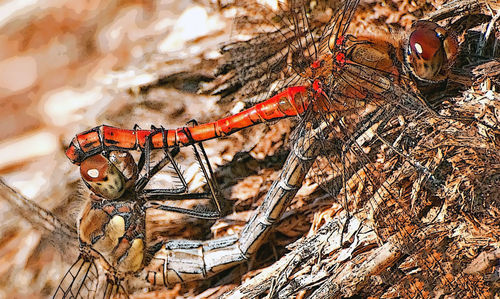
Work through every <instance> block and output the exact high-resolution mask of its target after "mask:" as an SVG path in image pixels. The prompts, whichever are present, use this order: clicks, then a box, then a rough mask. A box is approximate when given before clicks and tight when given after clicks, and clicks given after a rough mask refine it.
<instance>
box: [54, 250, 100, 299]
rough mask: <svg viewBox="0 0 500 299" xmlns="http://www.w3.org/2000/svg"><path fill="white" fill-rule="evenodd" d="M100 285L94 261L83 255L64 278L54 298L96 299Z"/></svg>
mask: <svg viewBox="0 0 500 299" xmlns="http://www.w3.org/2000/svg"><path fill="white" fill-rule="evenodd" d="M98 284H99V273H98V270H97V266H96V265H95V261H94V259H93V258H92V257H88V256H87V255H85V254H83V253H82V254H80V256H79V257H78V259H77V260H76V262H75V263H74V264H73V265H72V266H71V268H69V270H68V271H67V272H66V274H65V275H64V277H63V278H62V280H61V282H60V283H59V286H58V287H57V289H56V292H55V294H54V296H53V298H95V296H96V294H97V290H98Z"/></svg>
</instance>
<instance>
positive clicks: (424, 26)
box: [407, 21, 458, 82]
mask: <svg viewBox="0 0 500 299" xmlns="http://www.w3.org/2000/svg"><path fill="white" fill-rule="evenodd" d="M412 29H413V31H412V33H411V35H410V38H409V40H408V51H407V62H408V64H409V66H410V69H411V71H412V72H413V74H414V75H415V76H416V77H417V78H419V79H421V80H426V81H431V82H438V81H441V80H444V79H446V77H447V72H448V70H449V68H450V66H451V65H452V64H453V62H454V59H455V56H456V54H457V51H458V43H457V41H456V38H455V37H454V36H453V35H451V34H448V33H447V31H446V30H445V29H444V28H442V27H440V26H438V25H437V24H436V23H433V22H429V21H419V22H417V23H415V24H414V25H413V27H412Z"/></svg>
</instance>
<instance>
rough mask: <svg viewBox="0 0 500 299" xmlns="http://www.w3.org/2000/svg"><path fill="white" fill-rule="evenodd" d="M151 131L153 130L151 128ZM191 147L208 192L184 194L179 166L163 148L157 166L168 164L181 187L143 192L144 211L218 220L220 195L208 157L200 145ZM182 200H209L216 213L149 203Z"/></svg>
mask: <svg viewBox="0 0 500 299" xmlns="http://www.w3.org/2000/svg"><path fill="white" fill-rule="evenodd" d="M189 123H191V124H193V125H197V123H196V121H195V120H191V121H190V122H189ZM152 130H155V128H153V129H152ZM160 130H161V132H165V130H164V129H163V128H161V129H160ZM189 137H191V136H189ZM166 138H167V136H166V135H165V134H163V139H164V144H166V143H167V142H166ZM147 144H150V142H148V143H147ZM192 147H193V152H194V155H195V158H196V160H197V162H198V165H199V166H200V169H201V170H202V172H203V175H204V177H205V179H206V182H207V185H208V187H209V189H210V192H202V193H185V192H186V190H187V187H188V185H187V182H186V180H185V178H184V176H183V174H182V172H181V170H180V168H179V166H178V165H177V163H176V162H175V160H174V159H173V156H172V155H171V153H170V152H169V149H166V148H165V149H164V151H165V157H164V160H162V161H160V163H158V164H157V166H158V165H162V162H163V161H167V162H170V163H171V165H172V168H173V169H174V170H175V172H176V173H177V176H178V177H179V179H180V181H181V183H182V187H181V188H179V189H154V190H143V191H142V194H141V197H142V198H143V199H144V200H145V201H146V202H147V203H146V204H145V205H144V208H145V209H149V208H153V209H159V210H163V211H169V212H177V213H182V214H186V215H189V216H192V217H196V218H202V219H217V218H220V216H221V214H222V208H221V202H220V200H219V196H218V195H219V194H220V193H219V188H218V185H217V182H216V180H215V176H214V173H213V171H212V168H211V166H210V162H209V160H208V156H207V154H206V152H205V148H204V147H203V144H202V143H198V144H193V145H192ZM148 148H149V147H148V146H145V151H147V150H148ZM145 156H146V155H145ZM202 156H203V158H202ZM165 159H166V160H165ZM162 167H163V166H162ZM155 168H156V166H155V167H153V172H152V173H154V170H155ZM160 169H161V168H160ZM181 193H184V194H181ZM184 199H211V200H212V201H213V203H214V205H215V207H216V211H209V210H206V211H204V210H193V209H184V208H179V207H173V206H169V205H165V204H162V203H157V202H151V201H153V200H160V201H164V200H184Z"/></svg>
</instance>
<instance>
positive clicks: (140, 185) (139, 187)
mask: <svg viewBox="0 0 500 299" xmlns="http://www.w3.org/2000/svg"><path fill="white" fill-rule="evenodd" d="M136 129H137V127H134V130H136ZM151 131H152V132H161V133H162V134H163V133H164V132H165V129H164V128H156V127H154V126H152V127H151ZM151 135H153V134H150V135H148V136H146V144H145V146H144V149H143V150H142V153H141V157H140V159H139V163H138V168H139V172H140V171H141V170H142V168H143V167H144V166H145V168H146V174H145V175H144V176H142V177H141V178H140V179H139V180H138V181H137V183H136V191H137V192H140V191H143V190H144V188H145V187H146V185H147V183H148V182H149V181H150V180H151V178H152V177H153V176H154V175H155V174H156V173H158V172H159V171H160V170H162V169H163V168H164V167H165V166H167V165H168V164H171V165H172V168H173V169H174V170H175V173H176V175H177V177H178V178H179V180H180V182H181V184H182V186H180V187H178V188H170V189H158V190H161V191H163V192H164V193H166V194H181V193H185V192H186V190H187V188H188V186H187V183H186V180H185V179H184V175H183V174H182V171H181V170H180V168H179V165H177V163H176V162H175V160H174V157H175V156H176V155H177V154H178V153H179V151H180V149H179V147H178V146H176V147H173V148H169V149H167V148H165V149H164V152H165V156H164V157H163V158H162V159H161V160H160V161H159V162H158V163H156V164H155V165H154V166H153V167H151V150H152V141H151V138H150V136H151Z"/></svg>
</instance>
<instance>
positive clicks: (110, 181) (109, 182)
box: [80, 151, 138, 200]
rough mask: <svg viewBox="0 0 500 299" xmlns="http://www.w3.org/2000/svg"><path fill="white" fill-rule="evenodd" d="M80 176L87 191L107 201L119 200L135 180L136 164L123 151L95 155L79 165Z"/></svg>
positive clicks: (130, 156) (128, 154)
mask: <svg viewBox="0 0 500 299" xmlns="http://www.w3.org/2000/svg"><path fill="white" fill-rule="evenodd" d="M80 175H81V176H82V179H83V181H84V182H85V184H86V185H87V186H88V187H89V189H90V190H91V191H92V192H94V193H95V194H96V195H99V196H101V197H103V198H105V199H108V200H115V199H118V198H120V197H121V196H122V195H123V194H124V193H125V191H126V190H127V189H129V188H130V187H132V186H134V184H135V181H136V180H137V176H138V170H137V164H136V163H135V161H134V158H133V157H132V155H131V154H130V153H128V152H124V151H110V152H109V153H108V154H107V155H106V156H105V155H103V154H97V155H94V156H91V157H89V158H87V159H85V160H84V161H82V163H81V164H80Z"/></svg>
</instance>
